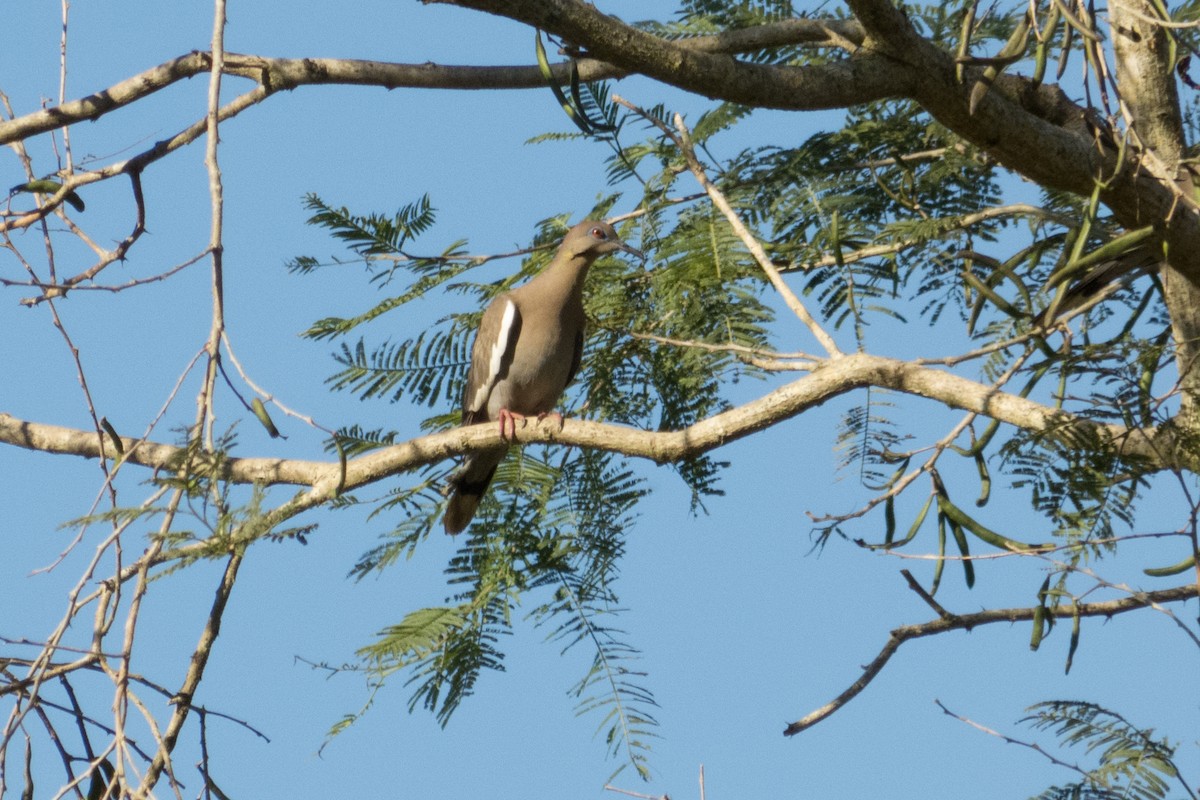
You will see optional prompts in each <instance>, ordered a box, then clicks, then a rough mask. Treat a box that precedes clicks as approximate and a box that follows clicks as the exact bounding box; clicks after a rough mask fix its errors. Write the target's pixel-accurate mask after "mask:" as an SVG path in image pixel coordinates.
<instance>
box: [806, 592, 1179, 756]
mask: <svg viewBox="0 0 1200 800" xmlns="http://www.w3.org/2000/svg"><path fill="white" fill-rule="evenodd" d="M1194 597H1200V585H1197V584H1194V583H1193V584H1188V585H1187V586H1177V587H1175V588H1173V589H1160V590H1158V591H1153V592H1138V593H1136V594H1133V595H1130V596H1129V597H1121V598H1118V599H1116V600H1106V601H1103V602H1098V603H1080V604H1078V605H1075V606H1072V605H1060V606H1056V607H1053V608H1046V609H1039V608H1038V607H1036V606H1035V607H1030V608H996V609H991V610H988V611H978V612H976V613H974V614H947V615H943V616H941V617H939V618H938V619H935V620H931V621H929V622H924V623H921V624H919V625H901V626H900V627H899V628H896V629H894V630H893V631H892V632H891V633H890V634H889V635H888V640H887V643H886V644H885V645H884V646H883V649H882V650H880V651H879V654H878V655H877V656H875V658H873V659H872V660H871V663H869V664H867V665H866V666H865V667H864V668H863V674H862V675H860V676H859V678H858V680H856V681H855V682H854V683H852V684H850V686H849V687H848V688H847V689H846V691H844V692H842V693H841V694H840V695H838V696H837V697H836V698H834V699H833V700H832V701H830V702H829V703H827V704H825V705H823V706H821V707H820V708H818V709H817V710H816V711H813V712H812V713H811V714H808V715H807V716H805V717H804V718H803V719H800V720H797V721H796V722H793V723H792V724H790V725H788V726H787V727H786V728H785V729H784V731H783V735H784V736H794V735H796V734H797V733H800V731H803V730H805V729H806V728H811V727H812V726H813V725H816V724H817V723H818V722H820V721H821V720H823V719H825V718H826V717H829V716H830V715H832V714H833V713H834V712H836V711H838V710H839V709H841V708H842V707H843V706H844V705H846V703H849V702H850V701H851V700H853V699H854V698H855V697H856V696H857V695H858V694H859V693H860V692H861V691H862V690H863V689H865V688H866V687H867V684H869V683H870V682H871V681H872V680H874V679H875V676H876V675H878V674H879V672H880V671H881V670H882V669H883V667H884V665H885V664H887V662H888V661H889V660H890V659H891V657H892V656H893V655H895V654H896V651H897V650H899V649H900V645H902V644H904V643H905V642H908V641H911V640H913V639H920V638H923V637H925V636H933V635H936V634H939V633H948V632H949V631H960V630H965V631H969V630H971V629H972V628H976V627H978V626H980V625H990V624H992V623H994V622H1008V623H1014V622H1028V621H1031V620H1033V618H1034V614H1036V613H1038V612H1039V610H1041V611H1043V613H1046V614H1049V615H1050V616H1051V617H1055V618H1057V619H1071V618H1073V617H1076V616H1078V617H1113V616H1116V615H1117V614H1124V613H1125V612H1127V611H1136V610H1138V609H1142V608H1148V607H1150V606H1152V605H1155V604H1159V605H1161V604H1164V603H1180V602H1183V601H1185V600H1190V599H1192V598H1194Z"/></svg>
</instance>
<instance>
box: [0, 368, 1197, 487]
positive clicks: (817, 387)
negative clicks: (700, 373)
mask: <svg viewBox="0 0 1200 800" xmlns="http://www.w3.org/2000/svg"><path fill="white" fill-rule="evenodd" d="M867 386H878V387H882V388H887V389H893V390H895V391H898V392H903V393H906V394H911V395H917V396H920V397H924V398H927V399H929V400H933V401H935V402H938V403H940V404H943V405H945V406H948V407H951V408H957V409H960V410H964V411H972V412H975V413H978V414H981V415H983V416H986V417H990V418H993V419H997V420H1000V421H1002V422H1006V423H1009V424H1011V425H1014V426H1016V427H1019V428H1023V429H1026V430H1032V431H1038V432H1045V433H1047V434H1049V435H1052V436H1056V437H1061V438H1063V439H1071V438H1072V437H1081V438H1083V439H1084V440H1085V441H1086V440H1098V441H1104V442H1109V443H1111V444H1112V445H1113V446H1114V447H1116V448H1117V449H1118V450H1119V451H1120V453H1121V454H1122V455H1123V456H1125V457H1126V458H1136V459H1139V460H1141V461H1142V462H1144V464H1145V465H1147V467H1148V468H1150V469H1170V468H1180V467H1182V468H1185V469H1194V468H1195V466H1196V465H1194V464H1191V463H1189V462H1186V461H1185V460H1184V459H1185V456H1183V455H1180V454H1179V452H1177V451H1179V450H1182V448H1178V447H1177V446H1176V442H1175V434H1174V432H1173V430H1172V429H1171V427H1170V426H1162V427H1160V428H1125V427H1123V426H1120V425H1104V424H1099V423H1096V422H1093V421H1090V420H1086V419H1082V418H1078V417H1075V416H1073V415H1071V414H1069V413H1066V412H1063V411H1059V410H1058V409H1055V408H1052V407H1050V406H1045V405H1042V404H1040V403H1036V402H1034V401H1032V400H1029V399H1026V398H1023V397H1020V396H1018V395H1015V394H1009V393H1006V392H999V391H996V390H995V389H993V388H992V387H990V386H988V385H986V384H982V383H979V382H976V381H973V380H970V379H968V378H963V377H960V376H958V375H954V374H953V373H950V372H948V371H945V370H942V369H937V368H934V367H930V366H924V365H919V364H913V363H909V362H906V361H900V360H896V359H890V358H883V357H880V356H873V355H869V354H865V353H856V354H853V355H847V356H842V357H839V358H836V359H831V360H829V361H825V362H822V363H821V364H819V365H818V366H817V367H815V368H814V369H813V370H812V372H811V374H809V375H807V376H805V377H803V378H801V379H799V380H797V381H793V382H792V383H789V384H787V385H785V386H782V387H780V388H778V389H776V390H775V391H773V392H770V393H768V394H766V395H764V396H763V397H761V398H759V399H757V400H753V401H751V402H749V403H746V404H744V405H741V406H739V407H737V408H734V409H731V410H729V411H725V412H723V413H720V414H717V415H715V416H712V417H709V418H707V419H704V420H701V421H700V422H697V423H696V424H694V425H691V426H689V427H687V428H684V429H683V430H679V431H658V432H656V431H642V430H637V429H634V428H627V427H623V426H617V425H605V424H601V423H598V422H588V421H583V420H567V421H566V423H565V425H564V427H563V429H562V430H561V431H559V430H558V427H557V425H556V424H555V423H554V422H553V421H546V422H544V423H542V424H539V425H531V426H529V427H525V428H521V429H520V430H519V431H518V434H517V439H518V440H519V441H521V442H523V443H529V442H547V443H551V442H553V443H558V444H566V445H573V446H577V447H591V448H595V449H599V450H608V451H613V452H620V453H624V454H625V455H628V456H632V457H634V458H645V459H648V460H651V461H654V462H656V463H667V462H674V461H679V460H682V459H686V458H693V457H695V456H698V455H701V454H703V453H706V452H708V451H710V450H714V449H716V448H718V447H721V446H723V445H725V444H728V443H730V442H733V441H736V440H738V439H741V438H744V437H746V436H749V435H751V434H753V433H756V432H758V431H762V430H765V429H767V428H770V427H772V426H773V425H776V424H778V423H780V422H782V421H784V420H786V419H790V418H792V417H795V416H797V415H799V414H801V413H803V412H805V411H807V410H808V409H811V408H813V407H815V406H819V405H821V404H823V403H825V402H826V401H828V400H831V399H833V398H835V397H838V396H840V395H843V394H846V393H847V392H850V391H853V390H855V389H860V388H864V387H867ZM0 442H2V443H6V444H11V445H16V446H17V447H24V448H27V449H30V450H38V451H41V452H47V453H58V454H63V455H77V456H83V457H85V458H98V457H100V443H99V441H98V440H97V437H96V434H95V432H94V431H84V430H76V429H71V428H62V427H58V426H56V425H45V424H40V423H35V422H27V421H23V420H19V419H16V418H15V417H12V416H11V415H9V414H4V413H0ZM122 444H123V446H124V451H125V455H124V456H123V459H124V461H127V462H130V463H134V464H139V465H141V466H144V467H150V468H153V469H157V470H168V471H172V472H173V471H176V470H178V469H180V467H181V465H182V464H183V463H184V461H185V460H186V459H187V458H188V457H189V454H188V450H187V449H186V448H183V447H176V446H172V445H168V444H162V443H157V442H149V441H139V440H137V439H131V438H122ZM497 444H500V435H499V432H498V430H497V429H496V426H495V425H489V424H481V425H474V426H471V427H468V428H455V429H453V430H449V431H444V432H441V433H435V434H431V435H429V436H422V437H419V438H416V439H411V440H409V441H407V442H404V443H402V444H398V445H394V446H392V447H387V448H383V449H381V450H378V451H376V452H373V453H370V454H367V455H364V456H361V457H359V458H355V459H351V460H349V461H348V462H347V463H346V467H345V471H344V473H343V471H342V468H341V467H340V466H339V465H338V464H337V463H336V462H323V461H303V460H294V459H283V458H230V459H228V460H226V461H224V462H222V463H221V464H220V465H218V477H221V478H223V479H225V480H229V481H233V482H235V483H258V484H263V485H278V484H290V485H295V486H308V487H312V489H313V491H314V492H316V493H317V494H318V495H320V496H321V497H332V496H333V495H334V494H335V493H336V492H337V491H339V490H340V491H348V490H351V489H354V488H357V487H361V486H364V485H367V484H370V483H373V482H375V481H378V480H380V479H382V478H386V477H389V476H392V475H396V474H399V473H402V472H405V471H408V470H411V469H414V468H416V467H420V466H423V465H426V464H432V463H435V462H437V461H441V460H443V459H446V458H449V457H451V456H454V455H459V454H462V453H465V452H477V451H480V450H485V449H488V448H492V447H495V446H496V445H497ZM110 455H111V453H110ZM312 499H313V500H315V499H317V498H316V496H314V498H312Z"/></svg>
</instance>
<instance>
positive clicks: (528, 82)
mask: <svg viewBox="0 0 1200 800" xmlns="http://www.w3.org/2000/svg"><path fill="white" fill-rule="evenodd" d="M862 37H863V31H862V26H861V25H859V24H858V23H857V22H855V21H854V20H837V19H829V20H821V19H789V20H780V21H779V22H774V23H771V24H769V25H760V26H757V27H753V28H746V29H743V30H737V31H726V32H723V33H719V34H715V35H712V36H696V37H692V38H688V39H681V40H678V41H676V42H673V43H672V45H673V46H675V47H678V48H681V49H683V50H691V51H695V52H698V53H745V52H754V51H759V50H763V49H766V48H771V47H783V46H787V45H797V44H810V45H820V46H826V47H836V46H845V45H857V44H859V43H861V42H862ZM576 66H577V68H578V70H579V77H580V79H581V80H584V81H596V80H606V79H609V78H619V77H622V76H624V75H627V74H628V73H629V70H627V69H623V68H620V67H615V66H613V65H612V64H608V63H606V62H604V61H600V60H597V59H594V58H582V59H579V60H578V61H577V62H576ZM211 69H212V56H211V54H210V53H208V52H204V51H193V52H191V53H188V54H187V55H183V56H179V57H178V58H173V59H171V60H170V61H167V62H164V63H162V64H159V65H158V66H156V67H151V68H150V69H148V70H146V71H144V72H140V73H138V74H137V75H134V76H132V77H130V78H127V79H125V80H123V81H121V82H120V83H116V84H114V85H112V86H110V87H108V88H107V89H103V90H101V91H99V92H96V93H95V94H91V95H88V96H87V97H82V98H79V99H78V100H72V101H70V102H66V103H62V104H61V105H58V106H54V107H52V108H46V109H42V110H40V111H37V112H34V113H32V114H26V115H24V116H21V117H17V118H15V119H11V120H4V121H0V144H8V143H10V142H14V141H19V140H22V139H26V138H28V137H30V136H36V135H38V134H41V133H46V132H48V131H52V130H54V129H56V128H60V127H62V126H64V125H71V124H74V123H76V122H84V121H94V120H97V119H99V118H100V117H102V116H104V115H105V114H106V113H108V112H109V111H112V110H114V109H117V108H121V107H122V106H127V105H129V104H131V103H134V102H137V101H138V100H141V99H142V98H144V97H147V96H148V95H151V94H154V93H155V92H158V91H161V90H162V89H165V88H166V87H168V86H171V85H172V84H174V83H177V82H179V81H181V80H185V79H187V78H192V77H195V76H196V75H200V74H202V73H207V72H209V71H210V70H211ZM552 69H553V70H554V74H555V77H557V78H558V79H559V80H560V81H561V82H563V83H566V82H568V81H569V80H570V73H571V66H570V64H569V63H560V64H555V65H553V66H552ZM222 71H223V72H224V73H225V74H226V75H235V76H239V77H243V78H249V79H251V80H253V81H256V82H258V83H259V84H260V85H262V86H264V87H266V88H267V89H269V90H270V91H279V90H281V89H296V88H298V87H300V86H309V85H326V84H346V85H359V86H379V87H381V88H385V89H401V88H409V89H478V90H486V89H539V88H541V87H543V86H545V85H546V79H545V78H543V77H542V73H541V70H540V68H539V67H538V66H537V65H536V64H530V65H527V66H512V67H498V66H497V67H477V66H460V65H445V64H434V63H425V64H397V63H393V62H387V61H367V60H361V59H352V58H269V57H266V56H257V55H245V54H239V53H225V57H224V62H223V65H222Z"/></svg>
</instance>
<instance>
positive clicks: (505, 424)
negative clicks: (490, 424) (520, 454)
mask: <svg viewBox="0 0 1200 800" xmlns="http://www.w3.org/2000/svg"><path fill="white" fill-rule="evenodd" d="M496 419H497V420H499V422H500V438H501V439H507V440H508V441H510V442H511V441H514V440H515V439H516V438H517V420H520V421H521V422H522V423H524V422H525V415H524V414H517V413H516V412H513V411H509V410H508V409H507V408H502V409H500V412H499V413H498V414H496Z"/></svg>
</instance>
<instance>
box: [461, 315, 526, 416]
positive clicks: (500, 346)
mask: <svg viewBox="0 0 1200 800" xmlns="http://www.w3.org/2000/svg"><path fill="white" fill-rule="evenodd" d="M516 318H517V307H516V306H515V305H514V304H513V301H512V300H507V301H505V304H504V316H503V318H501V320H500V328H499V330H497V331H496V341H494V342H492V356H491V359H490V360H489V361H488V371H487V378H486V379H484V381H483V382H482V383H481V384H480V385H479V388H478V389H477V390H476V391H475V397H473V398H472V399H471V408H472V409H473V410H476V411H478V410H479V409H481V408H483V407H484V406H485V405H487V401H488V395H490V394H491V393H492V387H493V386H495V385H496V379H497V378H499V377H500V369H501V368H502V367H503V366H504V356H505V355H506V353H507V350H508V345H509V341H508V336H509V333H510V332H511V331H512V326H513V322H514V321H515V320H516Z"/></svg>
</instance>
